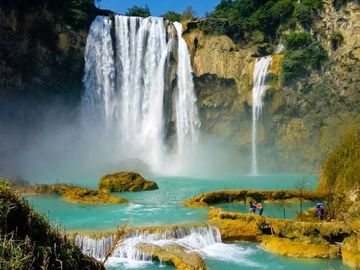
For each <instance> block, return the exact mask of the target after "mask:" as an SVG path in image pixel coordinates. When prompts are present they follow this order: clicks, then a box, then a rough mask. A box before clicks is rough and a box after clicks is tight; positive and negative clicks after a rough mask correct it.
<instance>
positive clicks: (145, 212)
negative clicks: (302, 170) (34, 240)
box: [28, 175, 317, 230]
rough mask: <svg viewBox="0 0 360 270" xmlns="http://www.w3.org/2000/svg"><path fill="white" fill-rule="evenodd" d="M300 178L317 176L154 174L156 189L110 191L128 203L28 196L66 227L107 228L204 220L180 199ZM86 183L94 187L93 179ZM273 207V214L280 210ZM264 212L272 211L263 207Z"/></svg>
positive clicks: (311, 181)
mask: <svg viewBox="0 0 360 270" xmlns="http://www.w3.org/2000/svg"><path fill="white" fill-rule="evenodd" d="M302 179H306V181H307V183H308V187H309V189H314V188H315V187H316V183H317V177H316V176H314V175H307V176H306V175H280V176H257V177H254V176H241V177H234V178H233V179H224V180H207V179H190V178H176V177H173V178H156V179H155V180H156V182H157V183H158V186H159V189H158V190H154V191H146V192H124V193H121V194H120V193H114V195H118V196H121V197H124V198H127V199H129V200H130V201H131V204H124V205H106V206H94V205H79V204H72V203H68V202H66V201H65V200H63V199H62V198H60V197H58V196H30V197H28V200H29V202H30V204H31V205H33V207H34V208H35V209H37V210H39V211H41V212H43V213H45V214H46V215H47V216H48V217H49V219H50V220H51V221H53V222H55V223H58V224H61V225H62V226H65V227H66V229H68V230H111V229H114V228H116V227H117V226H118V225H120V224H124V223H128V225H164V224H178V223H192V222H202V221H206V220H207V212H208V210H207V209H202V208H187V207H182V206H181V203H182V202H183V201H185V200H186V199H188V198H190V197H192V196H195V195H199V194H201V193H204V192H208V191H214V190H221V189H249V188H252V189H290V188H293V186H294V183H296V182H298V181H299V180H302ZM79 184H81V183H79ZM87 186H88V187H92V188H94V187H96V181H92V182H90V183H89V184H88V185H87ZM240 206H241V205H240ZM224 207H225V208H226V207H229V206H224ZM273 209H274V211H275V212H276V213H277V214H279V212H280V210H281V209H278V208H276V210H275V207H274V208H273ZM289 211H291V210H289ZM264 215H269V216H271V215H274V214H273V212H270V208H266V209H265V212H264ZM276 216H277V215H276Z"/></svg>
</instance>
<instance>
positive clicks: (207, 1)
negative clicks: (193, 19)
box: [98, 0, 220, 16]
mask: <svg viewBox="0 0 360 270" xmlns="http://www.w3.org/2000/svg"><path fill="white" fill-rule="evenodd" d="M219 3H220V0H102V1H101V2H100V4H99V5H98V6H99V7H100V8H103V9H110V10H113V11H115V12H118V13H125V12H126V11H127V10H128V8H129V7H132V6H134V5H137V6H142V7H143V6H145V5H148V6H149V8H150V11H151V14H152V15H153V16H160V15H162V14H164V13H165V12H166V11H168V10H173V11H176V12H179V13H182V12H183V11H184V9H185V8H186V7H188V6H192V7H193V8H194V10H195V11H196V14H197V15H198V16H204V15H205V13H206V12H211V11H213V10H214V7H215V6H216V5H217V4H219Z"/></svg>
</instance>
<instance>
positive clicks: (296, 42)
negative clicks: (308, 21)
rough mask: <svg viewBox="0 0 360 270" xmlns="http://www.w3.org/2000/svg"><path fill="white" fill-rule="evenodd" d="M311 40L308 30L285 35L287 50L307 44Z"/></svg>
mask: <svg viewBox="0 0 360 270" xmlns="http://www.w3.org/2000/svg"><path fill="white" fill-rule="evenodd" d="M312 40H313V39H312V37H311V34H310V33H308V32H300V33H292V34H289V35H287V36H286V37H285V45H286V48H287V49H288V50H297V49H301V48H305V47H307V46H309V45H310V44H311V43H312Z"/></svg>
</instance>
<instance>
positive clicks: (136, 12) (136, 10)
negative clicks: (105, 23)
mask: <svg viewBox="0 0 360 270" xmlns="http://www.w3.org/2000/svg"><path fill="white" fill-rule="evenodd" d="M126 16H135V17H150V16H151V12H150V9H149V7H148V6H147V5H145V7H139V6H133V7H131V8H129V9H128V11H127V12H126Z"/></svg>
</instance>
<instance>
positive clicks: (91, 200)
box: [22, 184, 128, 204]
mask: <svg viewBox="0 0 360 270" xmlns="http://www.w3.org/2000/svg"><path fill="white" fill-rule="evenodd" d="M22 192H25V193H34V194H56V195H59V196H62V197H63V198H64V199H65V200H67V201H69V202H71V203H80V204H116V203H127V202H128V200H126V199H123V198H120V197H115V196H112V195H110V194H108V193H106V192H101V191H97V190H91V189H88V188H83V187H78V186H73V185H66V184H53V185H35V186H31V187H29V188H26V189H25V190H24V189H23V190H22Z"/></svg>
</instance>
